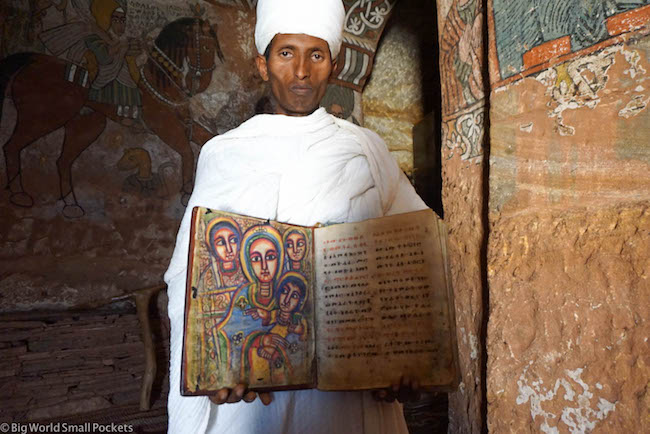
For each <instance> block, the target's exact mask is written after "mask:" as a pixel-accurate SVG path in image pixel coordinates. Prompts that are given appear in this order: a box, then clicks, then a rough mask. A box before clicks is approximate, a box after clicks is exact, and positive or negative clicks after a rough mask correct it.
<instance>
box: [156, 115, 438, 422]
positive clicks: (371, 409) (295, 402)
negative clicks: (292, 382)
mask: <svg viewBox="0 0 650 434" xmlns="http://www.w3.org/2000/svg"><path fill="white" fill-rule="evenodd" d="M195 206H205V207H208V208H213V209H218V210H222V211H228V212H234V213H238V214H244V215H249V216H254V217H259V218H265V219H271V220H277V221H282V222H287V223H292V224H299V225H304V226H309V225H314V224H316V223H319V222H320V223H329V222H331V223H334V222H351V221H360V220H365V219H368V218H374V217H380V216H382V215H390V214H399V213H404V212H410V211H416V210H421V209H425V208H426V205H425V204H424V202H423V201H422V200H421V199H420V197H419V196H418V195H417V194H416V193H415V190H414V189H413V187H412V186H411V184H410V183H409V181H408V179H407V178H406V176H404V174H403V173H402V172H401V171H400V169H399V167H398V165H397V163H396V162H395V160H394V159H393V158H392V156H391V155H390V153H389V152H388V150H387V149H386V145H385V144H384V142H383V141H382V140H381V139H380V138H379V136H377V135H376V134H375V133H373V132H371V131H369V130H367V129H364V128H360V127H357V126H355V125H353V124H351V123H349V122H347V121H342V120H339V119H337V118H335V117H333V116H331V115H329V114H328V113H327V112H326V111H325V109H322V108H321V109H319V110H317V111H316V112H314V113H313V114H311V115H309V116H306V117H289V116H284V115H258V116H255V117H254V118H252V119H250V120H249V121H247V122H245V123H244V124H242V125H241V126H240V127H239V128H236V129H235V130H232V131H230V132H228V133H226V134H224V135H222V136H218V137H215V138H214V139H212V140H210V141H209V142H208V143H206V144H205V146H204V147H203V149H202V150H201V154H200V156H199V162H198V167H197V172H196V181H195V186H194V192H193V193H192V197H191V198H190V201H189V204H188V206H187V210H186V212H185V215H184V217H183V220H182V222H181V226H180V229H179V232H178V237H177V239H176V248H175V250H174V254H173V256H172V260H171V263H170V266H169V269H168V270H167V272H166V273H165V281H166V282H167V284H168V287H169V289H168V292H169V318H170V321H171V326H172V330H171V346H170V351H171V357H170V359H171V361H170V391H169V401H168V410H169V432H170V433H181V432H183V433H192V434H197V433H204V432H214V433H217V432H218V433H223V432H230V431H229V430H232V432H237V433H244V434H245V433H256V432H261V431H264V432H265V433H275V432H277V433H286V432H305V431H306V430H309V431H310V432H311V433H318V432H351V433H353V432H366V433H380V432H397V433H399V432H406V426H405V424H404V420H403V417H402V415H401V407H400V406H398V405H397V404H395V405H393V404H383V403H376V402H374V401H373V400H372V398H371V397H370V396H369V394H367V393H361V392H320V391H317V390H305V391H298V392H276V393H274V394H273V398H274V401H273V402H272V403H271V405H270V406H268V407H264V406H263V405H262V404H261V403H260V402H259V400H257V401H256V402H255V403H253V404H246V403H243V402H242V403H239V404H225V405H222V406H218V407H217V406H214V405H211V403H210V401H209V400H208V398H206V397H181V396H180V394H179V391H180V372H181V369H180V361H181V348H182V334H183V315H184V314H183V312H184V304H185V302H184V291H185V278H186V269H187V259H188V248H189V229H190V216H191V211H192V208H193V207H195Z"/></svg>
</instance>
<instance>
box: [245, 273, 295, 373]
mask: <svg viewBox="0 0 650 434" xmlns="http://www.w3.org/2000/svg"><path fill="white" fill-rule="evenodd" d="M306 299H307V281H306V280H305V278H304V277H303V276H302V275H301V274H299V273H295V272H288V273H286V274H284V275H283V276H282V277H281V278H280V281H279V284H278V291H277V295H276V303H277V306H278V307H277V308H276V309H273V310H272V311H271V315H270V317H269V319H268V323H269V324H270V325H272V326H273V327H271V329H270V330H268V332H264V331H256V332H253V333H251V334H249V335H248V336H247V337H246V340H245V342H244V345H243V347H242V360H243V362H244V363H243V365H242V376H243V377H244V378H250V379H251V385H255V384H256V382H259V384H263V383H268V382H269V380H270V381H271V382H273V383H275V384H283V383H284V382H286V381H287V380H288V378H289V377H290V375H291V373H292V366H293V365H296V364H298V363H300V361H301V358H302V354H299V351H300V342H301V341H304V340H306V338H307V321H305V320H304V318H303V316H302V315H301V312H302V310H303V307H304V305H305V301H306ZM294 354H295V357H294V358H295V359H296V360H294V361H292V355H294Z"/></svg>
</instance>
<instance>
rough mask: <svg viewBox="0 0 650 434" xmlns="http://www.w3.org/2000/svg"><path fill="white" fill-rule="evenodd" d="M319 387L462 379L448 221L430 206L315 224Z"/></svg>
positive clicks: (446, 383) (446, 384) (445, 383)
mask: <svg viewBox="0 0 650 434" xmlns="http://www.w3.org/2000/svg"><path fill="white" fill-rule="evenodd" d="M314 242H315V247H314V256H315V257H314V260H315V264H316V288H317V289H316V340H317V344H316V347H317V349H316V351H317V360H318V388H319V389H322V390H355V389H373V388H380V387H387V386H389V385H391V384H393V383H398V382H399V380H400V378H401V377H402V376H409V377H410V378H417V379H418V380H419V383H420V384H421V385H423V386H433V387H438V388H440V389H449V388H453V387H455V383H456V382H457V377H458V375H457V357H456V348H455V329H454V321H453V311H451V310H450V307H452V306H453V303H450V301H451V297H452V295H451V290H450V287H449V286H448V282H447V280H448V279H447V276H446V269H445V256H446V249H445V234H444V224H443V223H442V221H441V220H439V218H438V217H437V216H436V215H435V213H434V212H433V211H431V210H425V211H418V212H415V213H408V214H401V215H397V216H390V217H383V218H381V219H373V220H367V221H364V222H360V223H348V224H341V225H333V226H328V227H324V228H318V229H316V230H315V234H314Z"/></svg>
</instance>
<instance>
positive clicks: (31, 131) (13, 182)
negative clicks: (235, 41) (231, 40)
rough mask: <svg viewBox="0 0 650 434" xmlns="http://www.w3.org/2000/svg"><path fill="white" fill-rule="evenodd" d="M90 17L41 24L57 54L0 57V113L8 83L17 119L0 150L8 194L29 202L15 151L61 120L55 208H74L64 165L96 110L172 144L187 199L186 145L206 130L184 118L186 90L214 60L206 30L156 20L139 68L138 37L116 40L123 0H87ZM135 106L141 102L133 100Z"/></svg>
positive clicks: (93, 129) (89, 137) (96, 123)
mask: <svg viewBox="0 0 650 434" xmlns="http://www.w3.org/2000/svg"><path fill="white" fill-rule="evenodd" d="M90 7H91V12H92V16H93V17H94V20H95V22H94V23H91V26H90V27H89V26H88V25H87V24H88V23H82V24H79V23H77V24H74V25H73V23H69V24H66V25H65V26H69V27H66V29H67V31H66V32H64V33H63V34H60V35H58V36H60V37H54V33H56V32H57V31H59V32H60V31H61V28H62V27H65V26H60V28H57V29H58V30H57V29H52V30H50V31H48V32H54V33H47V35H45V33H46V32H43V37H44V39H43V40H44V42H45V41H47V42H46V44H49V45H50V47H51V48H50V49H51V50H54V51H53V52H57V53H59V54H62V53H64V52H65V53H66V56H67V59H68V60H64V59H58V58H56V57H53V56H48V55H44V54H36V53H19V54H14V55H11V56H9V57H7V58H5V59H3V60H2V61H0V118H1V116H2V112H1V107H2V98H4V95H5V91H6V90H9V92H11V97H12V99H13V102H14V105H15V107H16V111H17V122H16V125H15V127H14V131H13V133H12V135H11V136H10V138H9V140H8V141H7V143H5V144H4V156H5V161H6V166H7V188H8V189H9V191H10V201H11V202H12V203H13V204H14V205H17V206H22V207H31V206H32V205H33V203H34V202H33V199H32V197H31V196H30V194H29V193H28V192H26V191H25V190H24V188H23V184H22V173H21V163H20V153H21V151H22V150H23V149H24V148H26V147H27V146H29V145H30V144H32V143H34V141H36V140H38V139H39V138H41V137H43V136H45V135H47V134H49V133H51V132H53V131H55V130H57V129H59V128H61V127H63V128H64V129H65V139H64V143H63V148H62V151H61V155H60V156H59V158H58V160H57V169H58V175H59V190H60V198H61V200H62V201H63V202H64V208H63V214H64V216H66V217H69V218H74V217H81V216H82V215H84V210H83V208H82V206H81V205H80V204H79V202H78V200H77V198H76V195H75V192H74V188H73V180H72V172H71V169H72V164H73V163H74V161H75V160H76V159H77V157H79V155H80V154H81V153H82V152H83V151H84V150H86V149H87V148H88V147H89V146H90V145H91V144H92V143H93V142H94V141H95V140H96V139H97V138H98V137H99V136H100V135H101V134H102V133H103V131H104V128H105V126H106V118H109V119H111V120H113V121H115V122H119V123H121V124H123V125H124V124H128V125H132V124H134V123H135V124H140V120H139V119H140V118H141V119H142V121H143V123H144V125H145V126H146V128H147V129H148V130H149V131H151V132H152V133H154V134H156V135H157V136H158V137H159V138H160V139H161V140H162V141H163V142H165V143H166V144H167V145H169V146H170V147H171V148H172V149H174V150H175V151H176V152H178V153H179V154H180V156H181V161H182V183H181V185H182V187H181V193H182V195H181V201H182V202H183V204H187V200H188V199H189V195H190V194H191V192H192V188H193V172H194V153H193V151H192V148H191V146H190V141H193V142H195V143H197V144H199V145H203V144H204V143H205V142H206V141H207V140H209V139H210V138H212V137H213V134H212V133H210V132H209V131H207V130H206V129H205V128H204V127H202V126H201V125H200V124H198V123H196V122H195V121H194V120H193V118H192V113H191V110H190V98H192V97H193V96H194V95H196V94H199V93H201V92H203V91H205V90H206V89H207V87H208V86H209V85H210V81H211V80H212V72H213V70H214V69H215V67H216V59H215V56H218V57H219V59H220V60H221V61H222V62H223V60H224V59H223V56H222V54H221V49H220V47H219V43H218V41H217V36H216V31H215V29H214V28H213V27H212V26H211V25H210V23H208V22H207V21H205V20H202V19H200V18H180V19H178V20H176V21H173V22H171V23H169V24H167V25H165V26H164V27H163V29H162V30H161V31H160V34H159V35H158V37H157V38H156V39H155V41H154V43H153V44H152V47H151V48H150V49H149V50H148V55H147V60H146V62H145V63H144V64H143V65H142V66H140V67H139V68H138V67H137V65H135V61H134V60H133V59H134V57H133V56H134V55H135V54H136V53H137V52H138V51H139V50H140V47H141V46H142V45H143V43H142V42H141V41H135V40H125V39H123V38H122V36H123V35H124V32H125V29H126V26H127V23H126V21H125V20H126V14H125V10H126V9H125V8H126V6H125V5H121V4H120V3H118V2H116V1H115V0H93V1H92V3H91V6H90ZM140 107H141V108H140Z"/></svg>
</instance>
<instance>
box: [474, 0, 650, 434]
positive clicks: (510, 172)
mask: <svg viewBox="0 0 650 434" xmlns="http://www.w3.org/2000/svg"><path fill="white" fill-rule="evenodd" d="M494 3H497V2H496V1H495V2H494ZM595 3H598V2H595ZM614 3H617V2H614ZM638 3H643V2H638ZM628 6H629V5H628ZM637 6H638V5H637ZM508 7H509V6H507V5H503V6H502V9H507V8H508ZM635 7H636V6H635ZM491 12H492V11H491ZM493 12H494V13H495V14H498V13H502V14H503V13H504V10H500V11H493ZM505 12H507V11H505ZM647 12H648V8H647V7H645V8H643V7H641V8H639V9H637V10H632V11H630V12H629V13H628V14H627V15H625V16H624V17H625V18H626V19H627V20H628V21H627V22H628V23H636V24H634V26H632V27H629V28H626V30H625V32H623V33H622V36H617V34H615V33H616V32H615V31H616V28H615V27H613V25H612V20H616V19H617V18H618V17H617V16H613V18H609V17H610V16H611V15H607V17H608V18H607V19H605V17H604V16H600V17H599V16H594V17H591V18H589V19H590V20H591V21H592V22H598V19H599V20H600V21H601V22H603V23H604V24H602V25H603V26H605V27H604V28H606V30H607V31H609V32H610V37H609V39H605V37H600V39H599V40H598V41H597V42H598V43H597V44H594V45H592V46H590V47H587V48H583V49H582V51H574V52H566V53H560V54H562V55H563V56H564V57H559V58H558V53H557V52H555V53H551V55H550V56H549V57H548V58H546V59H544V60H543V61H542V62H540V63H539V65H537V66H535V67H531V68H530V69H529V70H524V71H522V75H521V76H518V77H515V78H516V80H512V79H509V80H506V79H504V80H500V78H503V77H500V76H499V71H501V72H503V71H508V68H507V65H505V66H504V65H498V64H496V62H497V60H498V59H499V58H498V56H497V55H496V54H497V53H496V52H495V51H494V49H496V48H498V47H499V41H498V40H497V41H495V40H494V37H495V33H494V32H493V29H491V33H490V38H491V41H490V43H491V52H490V54H491V56H490V61H491V64H490V71H491V81H492V82H493V83H494V87H493V90H492V93H491V96H490V102H491V110H490V144H491V148H490V178H489V185H490V202H489V223H490V226H489V248H488V281H489V289H490V318H489V327H488V342H487V351H488V371H487V378H488V384H487V399H488V426H489V429H490V431H494V432H531V431H533V432H546V433H558V432H571V433H582V432H602V433H610V432H648V431H649V430H650V420H649V419H648V414H649V412H650V409H649V407H650V395H648V384H650V367H649V366H650V345H649V343H648V337H649V336H650V324H649V320H650V281H649V277H650V146H649V145H648V144H649V143H650V112H649V111H648V110H647V104H648V100H649V97H648V95H650V92H648V88H649V85H650V81H648V80H649V78H650V75H648V71H650V38H649V37H648V36H647V35H648V28H647V25H648V14H647ZM608 14H609V12H608ZM629 17H632V18H629ZM496 25H497V29H496V30H497V31H496V35H497V36H498V35H499V28H498V23H496ZM644 26H645V27H644ZM547 30H548V29H547ZM605 35H607V33H605ZM572 37H575V35H573V36H572ZM550 42H552V41H550ZM528 48H529V49H530V52H535V51H534V50H536V49H538V48H537V47H528ZM549 52H550V51H549ZM526 59H527V57H526V55H524V67H522V68H524V69H525V63H526V62H525V60H526ZM522 76H523V78H522Z"/></svg>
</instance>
